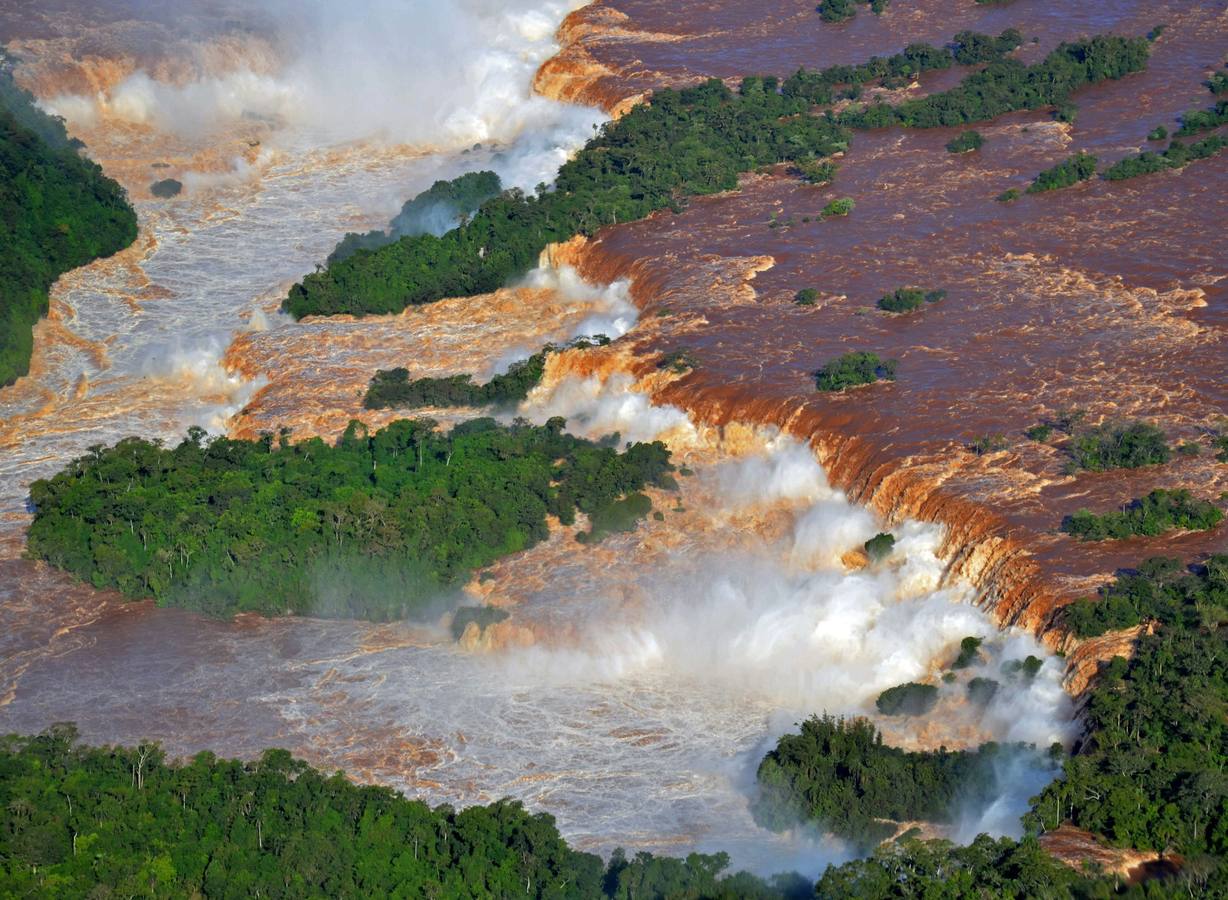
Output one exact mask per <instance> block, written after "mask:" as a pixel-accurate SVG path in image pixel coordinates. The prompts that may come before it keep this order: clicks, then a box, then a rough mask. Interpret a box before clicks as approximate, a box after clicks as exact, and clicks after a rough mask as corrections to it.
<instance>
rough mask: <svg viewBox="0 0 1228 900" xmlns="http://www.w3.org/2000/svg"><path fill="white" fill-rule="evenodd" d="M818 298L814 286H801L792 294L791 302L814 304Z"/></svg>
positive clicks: (806, 304)
mask: <svg viewBox="0 0 1228 900" xmlns="http://www.w3.org/2000/svg"><path fill="white" fill-rule="evenodd" d="M818 299H819V292H818V291H816V290H815V289H814V288H802V289H801V290H800V291H798V292H797V293H796V294H794V295H793V302H794V303H796V304H797V305H798V306H814V304H815V301H817V300H818Z"/></svg>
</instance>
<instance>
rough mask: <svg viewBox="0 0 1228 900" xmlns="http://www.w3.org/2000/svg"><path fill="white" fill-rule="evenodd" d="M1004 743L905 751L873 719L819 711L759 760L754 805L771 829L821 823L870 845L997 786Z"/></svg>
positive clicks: (945, 816)
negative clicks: (898, 826) (908, 823)
mask: <svg viewBox="0 0 1228 900" xmlns="http://www.w3.org/2000/svg"><path fill="white" fill-rule="evenodd" d="M1003 749H1004V748H1001V747H999V746H998V745H997V744H984V745H982V746H981V747H980V748H979V749H977V750H946V749H942V750H933V751H920V752H918V751H908V750H901V749H899V748H897V747H891V746H888V745H886V744H884V743H883V736H882V734H881V733H880V732H879V731H878V729H877V728H875V727H874V725H873V724H872V723H871V722H869V721H867V720H865V719H841V718H836V717H833V716H811V717H810V718H809V719H807V720H806V721H805V722H803V723H802V724H801V728H800V730H799V732H798V733H796V734H786V735H784V736H783V737H781V738H780V740H779V741H777V742H776V747H775V749H774V750H772V751H771V752H769V753H768V754H767V756H765V757H764V759H763V761H762V762H761V763H760V764H759V769H758V773H757V780H758V786H759V795H758V797H757V798H756V799H755V801H754V805H753V807H752V811H753V812H754V815H755V820H756V821H757V822H758V823H759V824H760V825H763V826H764V827H766V828H771V829H773V830H776V831H780V830H784V829H787V828H793V827H795V826H796V825H797V824H798V823H800V822H814V823H816V824H818V825H819V826H820V827H821V828H823V829H825V830H830V831H832V832H833V833H835V834H836V835H838V836H840V837H842V838H844V839H846V840H849V841H852V842H853V843H854V844H856V845H857V846H858V847H861V848H863V849H868V848H870V847H873V846H874V845H876V844H878V843H880V842H881V841H883V840H886V839H887V838H889V837H891V835H892V834H893V833H894V832H895V830H896V826H895V824H894V823H895V822H902V821H913V820H918V819H920V820H923V821H928V822H945V821H948V820H949V818H950V816H951V815H952V813H953V812H955V809H956V807H957V806H958V803H959V800H960V799H961V798H964V797H972V796H976V795H977V794H979V793H985V792H987V791H988V789H989V788H990V787H991V786H992V785H993V781H994V775H993V761H994V759H995V758H997V757H998V756H999V754H1000V753H1001V752H1002V750H1003ZM883 820H891V821H883Z"/></svg>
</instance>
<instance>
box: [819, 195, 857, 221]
mask: <svg viewBox="0 0 1228 900" xmlns="http://www.w3.org/2000/svg"><path fill="white" fill-rule="evenodd" d="M854 206H856V204H855V203H853V200H852V198H850V197H841V198H840V199H838V200H833V201H831V203H828V204H827V205H826V206H824V207H823V212H822V213H820V215H822V216H823V218H827V217H829V216H847V215H848V214H849V213H851V212H852V211H853V207H854Z"/></svg>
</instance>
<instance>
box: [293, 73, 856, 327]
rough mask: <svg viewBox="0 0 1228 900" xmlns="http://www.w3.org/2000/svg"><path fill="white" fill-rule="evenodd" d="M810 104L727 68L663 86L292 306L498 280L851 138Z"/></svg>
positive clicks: (307, 287)
mask: <svg viewBox="0 0 1228 900" xmlns="http://www.w3.org/2000/svg"><path fill="white" fill-rule="evenodd" d="M804 110H805V105H804V103H803V102H802V101H798V100H794V99H790V98H787V97H783V96H782V95H781V94H779V93H778V92H776V91H775V90H771V91H767V90H749V91H747V92H745V93H743V94H740V95H738V94H734V93H733V92H732V91H730V90H729V88H727V87H726V86H725V85H724V83H723V82H721V81H719V80H717V79H712V80H710V81H708V82H707V83H705V84H703V85H700V86H699V87H695V88H689V89H687V90H682V91H673V90H663V91H658V92H657V93H655V94H654V95H653V100H652V105H651V106H646V105H641V106H638V107H636V108H635V109H633V110H632V111H631V112H629V113H628V114H627V115H626V116H624V117H622V118H621V119H619V120H618V121H617V122H610V123H607V124H606V125H605V126H604V127H603V129H602V130H601V133H600V134H598V135H597V136H596V137H594V138H593V139H592V140H591V141H589V143H588V144H587V145H586V146H585V147H584V149H583V150H581V151H580V152H579V153H578V154H577V155H576V157H575V158H574V159H573V160H571V161H570V162H568V163H566V164H564V165H563V167H562V168H561V169H560V170H559V174H558V177H557V178H556V179H555V184H554V187H553V189H550V190H546V191H543V192H540V193H538V194H535V195H532V196H529V195H525V194H523V193H521V192H519V191H514V190H513V191H506V192H504V193H502V194H500V195H499V196H498V197H496V198H494V199H492V200H488V201H487V202H486V203H484V204H482V206H481V208H480V209H479V210H478V211H477V212H476V213H475V214H474V216H473V217H472V218H471V219H470V220H469V221H468V222H467V223H466V224H465V225H462V226H461V227H459V228H456V229H454V230H452V231H450V232H448V233H447V234H445V235H443V236H442V237H435V236H434V235H431V234H424V235H419V236H417V237H407V238H402V239H401V240H399V241H397V242H395V243H393V244H390V245H388V246H387V247H383V248H380V249H378V250H375V251H369V252H363V251H359V252H357V253H355V254H354V255H353V256H351V257H350V258H348V259H346V260H344V261H343V262H341V263H339V264H337V265H333V266H329V267H328V268H327V269H325V270H323V271H320V272H316V273H313V274H311V275H308V276H307V277H306V278H304V279H303V281H302V283H301V284H298V285H295V286H294V287H293V288H292V289H291V291H290V295H289V297H288V298H287V300H286V308H287V309H288V310H289V311H290V313H292V314H293V315H294V316H296V317H301V316H305V315H310V314H317V315H318V314H332V313H340V312H345V313H355V314H364V313H387V312H397V311H399V310H402V309H404V308H405V307H406V306H409V305H412V304H417V303H426V302H429V301H432V300H438V299H441V298H443V297H451V296H467V295H472V294H479V293H483V292H486V291H492V290H495V289H496V288H499V287H502V286H503V285H504V284H505V283H506V282H507V280H508V279H509V278H510V277H512V276H514V275H519V274H522V273H524V272H525V271H527V270H528V269H529V268H530V267H531V266H532V265H534V264H535V263H536V262H537V259H538V257H539V255H540V254H541V251H542V250H543V249H544V248H545V246H546V245H547V244H548V243H551V242H553V241H562V240H567V239H568V238H570V237H572V236H573V235H575V234H589V235H591V234H592V233H593V232H595V231H596V230H597V229H598V228H600V227H601V226H602V225H609V224H612V223H615V222H628V221H632V220H634V219H641V218H643V217H644V216H646V215H648V214H649V213H651V212H654V211H656V210H659V209H664V208H666V207H673V208H681V205H682V204H683V203H684V202H685V199H686V198H687V197H690V196H695V195H699V194H712V193H716V192H718V191H725V190H731V189H732V188H735V187H736V186H737V183H738V175H739V174H740V173H742V172H746V171H750V170H752V169H755V168H757V167H759V166H763V165H768V164H771V163H778V162H789V161H792V162H798V161H804V160H810V159H814V158H816V157H822V156H828V155H830V154H832V153H835V152H837V151H839V150H843V149H844V148H845V147H846V146H847V136H846V135H845V133H844V131H843V129H841V128H840V127H839V126H837V125H834V124H833V123H831V122H829V121H827V120H825V119H822V118H818V117H815V116H808V115H803V114H802V113H803V112H804Z"/></svg>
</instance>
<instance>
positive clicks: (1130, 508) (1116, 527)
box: [1062, 489, 1224, 541]
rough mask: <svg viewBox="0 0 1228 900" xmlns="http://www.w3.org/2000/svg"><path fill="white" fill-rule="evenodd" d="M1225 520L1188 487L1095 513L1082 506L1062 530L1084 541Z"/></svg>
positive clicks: (1202, 527)
mask: <svg viewBox="0 0 1228 900" xmlns="http://www.w3.org/2000/svg"><path fill="white" fill-rule="evenodd" d="M1223 519H1224V513H1223V511H1222V510H1221V509H1220V508H1219V507H1218V506H1216V505H1215V504H1214V503H1212V502H1210V501H1209V500H1195V499H1194V497H1193V496H1192V495H1191V494H1190V492H1189V491H1187V490H1180V489H1179V490H1172V491H1167V490H1163V489H1156V490H1154V491H1152V492H1151V493H1149V494H1148V495H1147V496H1146V497H1141V498H1139V499H1138V500H1132V501H1131V502H1130V503H1128V504H1126V506H1125V507H1124V508H1123V509H1121V510H1114V511H1112V512H1108V513H1103V514H1101V515H1097V514H1096V513H1093V512H1091V511H1090V510H1086V509H1081V510H1079V511H1078V512H1076V513H1075V514H1074V515H1072V516H1069V517H1067V519H1066V521H1064V522H1063V523H1062V530H1063V531H1065V532H1067V533H1069V534H1073V535H1075V536H1076V537H1079V538H1082V539H1083V540H1085V541H1105V540H1120V539H1121V538H1127V537H1131V536H1132V535H1136V534H1145V535H1149V536H1152V537H1154V536H1156V535H1159V534H1163V533H1164V532H1166V531H1172V530H1173V529H1174V528H1183V529H1186V530H1188V531H1206V530H1207V529H1208V528H1214V527H1215V526H1216V525H1218V524H1219V523H1220V522H1222V521H1223Z"/></svg>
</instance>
